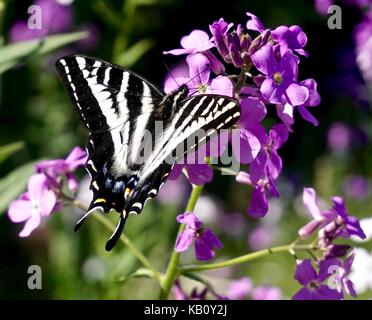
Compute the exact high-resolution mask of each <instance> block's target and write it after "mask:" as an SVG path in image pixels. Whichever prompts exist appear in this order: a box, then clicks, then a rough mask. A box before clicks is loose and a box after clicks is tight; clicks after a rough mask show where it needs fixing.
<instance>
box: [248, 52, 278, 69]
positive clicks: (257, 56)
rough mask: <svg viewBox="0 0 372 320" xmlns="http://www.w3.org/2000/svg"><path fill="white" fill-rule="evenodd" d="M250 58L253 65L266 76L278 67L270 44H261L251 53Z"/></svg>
mask: <svg viewBox="0 0 372 320" xmlns="http://www.w3.org/2000/svg"><path fill="white" fill-rule="evenodd" d="M251 59H252V62H253V64H254V66H255V67H256V68H257V69H258V70H259V71H261V72H262V73H263V74H264V75H266V76H271V75H273V74H274V72H275V71H276V70H277V68H278V64H277V62H276V60H275V58H274V52H273V47H272V46H269V45H265V46H263V47H262V48H260V49H259V50H257V51H256V52H255V53H254V54H253V55H252V57H251Z"/></svg>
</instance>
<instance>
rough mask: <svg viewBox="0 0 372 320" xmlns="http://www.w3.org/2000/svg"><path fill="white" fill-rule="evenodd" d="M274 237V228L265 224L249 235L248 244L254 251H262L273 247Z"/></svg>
mask: <svg viewBox="0 0 372 320" xmlns="http://www.w3.org/2000/svg"><path fill="white" fill-rule="evenodd" d="M274 237H275V230H274V228H272V227H271V226H269V225H265V224H264V225H261V226H259V227H257V228H256V229H254V230H253V231H251V232H250V233H249V236H248V243H249V246H250V247H251V248H252V249H253V250H255V251H257V250H262V249H265V248H268V247H270V246H272V244H273V240H274V239H273V238H274Z"/></svg>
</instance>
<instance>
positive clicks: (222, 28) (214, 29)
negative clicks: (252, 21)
mask: <svg viewBox="0 0 372 320" xmlns="http://www.w3.org/2000/svg"><path fill="white" fill-rule="evenodd" d="M232 26H233V24H232V23H230V24H228V23H227V22H225V20H224V19H223V18H221V19H220V20H218V21H215V22H213V23H212V24H211V25H210V26H209V30H210V31H211V33H212V35H213V42H214V43H215V44H216V47H217V50H218V52H219V54H220V55H221V56H222V57H223V58H224V59H226V57H227V56H228V55H229V50H228V48H227V46H226V42H225V37H226V35H227V32H228V31H229V29H230V28H231V27H232Z"/></svg>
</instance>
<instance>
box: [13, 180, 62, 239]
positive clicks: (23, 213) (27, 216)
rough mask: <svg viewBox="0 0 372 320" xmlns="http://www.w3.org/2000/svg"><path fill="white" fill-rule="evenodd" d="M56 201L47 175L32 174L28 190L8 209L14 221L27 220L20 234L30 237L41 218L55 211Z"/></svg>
mask: <svg viewBox="0 0 372 320" xmlns="http://www.w3.org/2000/svg"><path fill="white" fill-rule="evenodd" d="M56 202H57V199H56V195H55V194H54V192H53V191H52V190H50V189H49V188H48V184H47V178H46V176H45V175H44V174H35V175H33V176H31V177H30V180H29V182H28V189H27V192H26V193H24V194H23V195H21V196H20V198H19V199H18V200H15V201H13V202H11V203H10V206H9V210H8V216H9V219H10V220H11V221H12V222H15V223H19V222H24V221H26V223H25V225H24V227H23V229H22V231H21V232H20V234H19V236H20V237H28V236H29V235H30V234H31V232H32V231H33V230H34V229H35V228H37V227H38V225H39V224H40V221H41V218H42V217H46V216H48V215H49V214H50V213H51V212H52V211H53V209H54V207H55V205H56Z"/></svg>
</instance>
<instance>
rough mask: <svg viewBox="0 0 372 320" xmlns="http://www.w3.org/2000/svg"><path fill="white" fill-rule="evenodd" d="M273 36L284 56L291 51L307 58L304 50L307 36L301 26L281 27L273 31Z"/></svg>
mask: <svg viewBox="0 0 372 320" xmlns="http://www.w3.org/2000/svg"><path fill="white" fill-rule="evenodd" d="M271 34H272V36H273V38H274V39H275V40H277V41H278V43H279V45H280V53H281V55H282V56H283V55H284V54H285V52H286V51H287V50H289V49H290V50H294V51H296V52H297V53H298V54H300V55H303V56H307V53H306V51H305V50H303V49H302V48H303V47H305V45H306V43H307V36H306V34H305V32H303V31H302V29H301V27H300V26H296V25H294V26H290V27H286V26H280V27H277V28H276V29H275V30H273V31H272V32H271Z"/></svg>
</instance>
